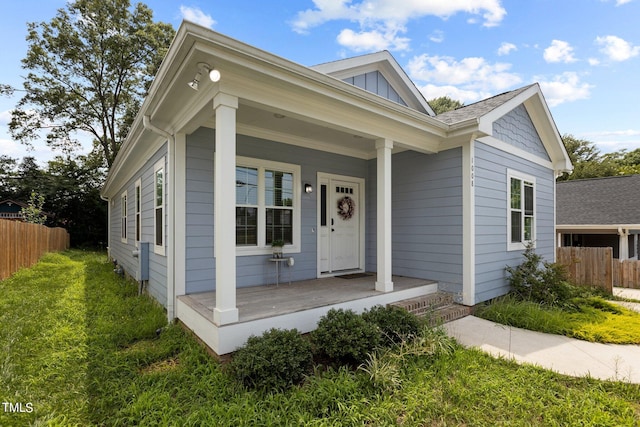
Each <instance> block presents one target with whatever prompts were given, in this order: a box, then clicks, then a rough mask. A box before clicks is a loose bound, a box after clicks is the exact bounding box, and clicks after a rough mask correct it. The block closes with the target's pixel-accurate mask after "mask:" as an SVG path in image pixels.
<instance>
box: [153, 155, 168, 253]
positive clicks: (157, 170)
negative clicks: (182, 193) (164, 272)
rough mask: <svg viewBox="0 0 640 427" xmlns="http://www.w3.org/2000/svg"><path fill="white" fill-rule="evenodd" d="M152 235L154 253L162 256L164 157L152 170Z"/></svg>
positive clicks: (163, 250) (163, 251)
mask: <svg viewBox="0 0 640 427" xmlns="http://www.w3.org/2000/svg"><path fill="white" fill-rule="evenodd" d="M153 177H154V178H153V234H154V242H153V243H154V245H153V250H154V252H155V253H157V254H160V255H164V254H165V249H164V215H165V208H164V202H165V200H164V199H165V197H164V195H165V191H164V186H165V179H166V177H165V171H164V157H163V158H162V159H160V160H159V161H158V162H157V163H156V164H155V166H154V168H153Z"/></svg>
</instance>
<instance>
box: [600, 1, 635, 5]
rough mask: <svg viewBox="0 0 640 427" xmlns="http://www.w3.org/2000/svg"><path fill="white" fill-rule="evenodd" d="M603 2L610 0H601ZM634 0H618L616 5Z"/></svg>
mask: <svg viewBox="0 0 640 427" xmlns="http://www.w3.org/2000/svg"><path fill="white" fill-rule="evenodd" d="M600 1H603V2H608V1H609V0H600ZM632 1H633V0H616V6H622V5H623V4H627V3H631V2H632Z"/></svg>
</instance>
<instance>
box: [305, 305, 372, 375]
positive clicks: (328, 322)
mask: <svg viewBox="0 0 640 427" xmlns="http://www.w3.org/2000/svg"><path fill="white" fill-rule="evenodd" d="M311 337H312V341H313V343H314V344H315V346H316V347H317V351H318V352H319V353H320V354H322V355H325V356H328V357H330V358H332V359H334V360H335V361H337V362H339V363H342V364H350V365H354V366H355V365H359V364H360V363H362V362H364V361H365V359H366V358H367V354H369V353H373V352H374V351H375V350H376V348H377V347H378V345H379V343H380V330H379V328H378V327H377V326H376V325H374V324H371V323H368V322H366V321H365V320H364V319H363V318H362V316H360V315H358V314H356V313H355V312H354V311H353V310H343V309H340V310H336V309H331V310H329V312H328V313H327V314H326V315H325V316H323V317H322V318H320V321H319V322H318V327H317V329H316V330H315V331H313V332H312V333H311Z"/></svg>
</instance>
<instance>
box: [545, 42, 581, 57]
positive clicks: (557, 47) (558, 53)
mask: <svg viewBox="0 0 640 427" xmlns="http://www.w3.org/2000/svg"><path fill="white" fill-rule="evenodd" d="M544 60H545V61H547V62H564V63H569V62H575V61H576V58H574V56H573V47H571V45H570V44H569V43H567V42H565V41H563V40H553V41H552V42H551V46H549V47H548V48H546V49H545V50H544Z"/></svg>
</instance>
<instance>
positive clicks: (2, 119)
mask: <svg viewBox="0 0 640 427" xmlns="http://www.w3.org/2000/svg"><path fill="white" fill-rule="evenodd" d="M10 121H11V111H10V110H7V111H0V126H6V125H8V124H9V122H10Z"/></svg>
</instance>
